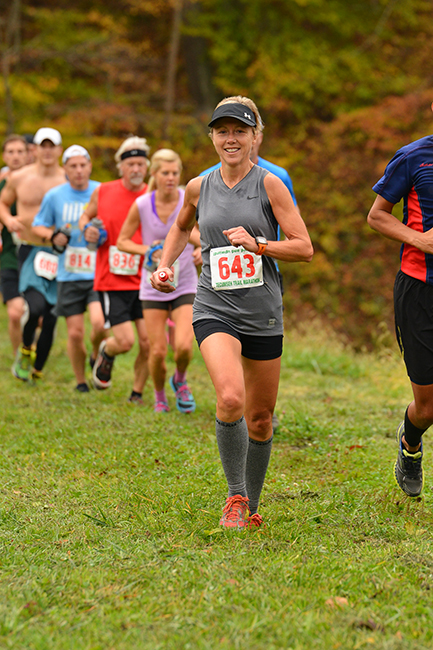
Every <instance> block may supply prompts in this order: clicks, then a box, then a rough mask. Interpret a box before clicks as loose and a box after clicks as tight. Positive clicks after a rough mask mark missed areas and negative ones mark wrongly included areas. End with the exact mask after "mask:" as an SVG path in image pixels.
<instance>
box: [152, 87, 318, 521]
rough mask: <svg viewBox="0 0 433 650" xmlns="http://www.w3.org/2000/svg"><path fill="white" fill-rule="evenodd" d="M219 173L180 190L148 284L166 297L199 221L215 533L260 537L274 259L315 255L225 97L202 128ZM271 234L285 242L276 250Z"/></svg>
mask: <svg viewBox="0 0 433 650" xmlns="http://www.w3.org/2000/svg"><path fill="white" fill-rule="evenodd" d="M209 127H210V129H211V131H210V137H211V139H212V142H213V144H214V147H215V149H216V152H217V154H218V155H219V157H220V159H221V168H220V169H217V170H215V171H213V172H211V173H210V174H208V175H207V176H204V177H197V178H194V179H193V180H191V181H190V182H189V183H188V185H187V186H186V190H185V201H184V205H183V208H182V210H181V211H180V213H179V215H178V217H177V219H176V222H175V223H174V225H173V226H172V228H171V230H170V232H169V234H168V235H167V237H166V240H165V244H164V249H163V252H162V257H161V261H160V263H159V268H158V269H157V271H156V272H154V273H153V275H152V278H151V280H152V284H153V286H154V287H155V288H157V289H159V290H160V291H163V292H166V293H169V292H171V291H173V287H172V286H171V285H170V283H169V281H170V280H172V279H173V271H172V269H171V266H172V264H173V263H174V261H175V260H176V259H177V257H178V256H179V255H180V254H181V252H182V250H183V249H184V247H185V245H186V243H187V241H188V238H189V233H190V232H191V230H192V228H193V227H194V224H195V221H196V220H197V221H198V224H199V228H200V237H201V245H202V256H203V268H202V272H201V275H200V278H199V284H198V289H197V295H196V298H195V301H194V310H193V326H194V331H195V335H196V338H197V341H198V344H199V346H200V352H201V353H202V356H203V359H204V361H205V364H206V367H207V369H208V371H209V374H210V377H211V379H212V382H213V384H214V387H215V391H216V397H217V408H216V437H217V443H218V449H219V454H220V458H221V462H222V466H223V469H224V473H225V476H226V479H227V483H228V498H227V500H226V503H225V506H224V509H223V514H222V517H221V521H220V524H221V525H222V526H224V527H227V528H244V527H250V528H251V527H259V526H260V525H261V524H262V522H263V519H262V517H261V515H259V514H258V512H257V510H258V505H259V498H260V493H261V490H262V487H263V483H264V480H265V476H266V471H267V467H268V463H269V458H270V452H271V446H272V414H273V411H274V407H275V403H276V399H277V392H278V383H279V375H280V360H281V354H282V344H283V308H282V296H281V289H280V284H279V281H278V273H277V269H276V266H275V263H274V261H273V260H274V259H278V260H281V261H284V262H302V261H304V262H309V261H310V260H311V259H312V256H313V247H312V244H311V241H310V237H309V235H308V232H307V229H306V226H305V224H304V222H303V220H302V218H301V216H300V214H299V213H298V211H297V210H296V208H295V206H294V204H293V200H292V198H291V196H290V192H289V190H288V189H287V188H286V187H285V185H284V184H283V182H282V181H281V180H280V179H278V178H277V177H276V176H274V175H273V174H271V173H269V172H267V171H266V170H264V169H261V168H260V167H258V166H257V165H254V164H253V163H252V162H251V160H250V153H251V147H252V146H253V145H254V143H255V140H256V137H257V134H258V133H259V132H260V131H261V130H262V128H263V124H262V121H261V118H260V114H259V112H258V110H257V107H256V105H255V104H254V102H253V101H252V100H251V99H249V98H246V97H240V96H237V97H228V98H226V99H224V100H223V101H222V102H220V103H219V104H218V105H217V107H216V109H215V111H214V113H213V115H212V119H211V121H210V122H209ZM278 225H280V228H281V230H282V232H283V233H284V235H285V237H286V239H285V240H284V241H278V236H277V230H278Z"/></svg>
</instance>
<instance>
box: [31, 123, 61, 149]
mask: <svg viewBox="0 0 433 650" xmlns="http://www.w3.org/2000/svg"><path fill="white" fill-rule="evenodd" d="M44 140H49V141H50V142H52V143H53V144H54V145H59V144H62V136H61V135H60V133H59V131H57V129H51V128H50V127H44V128H42V129H39V130H38V131H36V133H35V136H34V138H33V142H34V144H42V142H43V141H44Z"/></svg>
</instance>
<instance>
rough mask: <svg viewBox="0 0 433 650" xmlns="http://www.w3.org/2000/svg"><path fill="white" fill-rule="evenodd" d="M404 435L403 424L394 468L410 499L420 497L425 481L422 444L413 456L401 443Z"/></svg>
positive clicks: (399, 430)
mask: <svg viewBox="0 0 433 650" xmlns="http://www.w3.org/2000/svg"><path fill="white" fill-rule="evenodd" d="M403 435H404V422H401V423H400V425H399V427H398V429H397V442H398V456H397V460H396V462H395V467H394V473H395V480H396V481H397V483H398V485H399V486H400V487H401V489H402V490H403V492H404V493H405V494H407V495H408V496H409V497H418V496H419V495H420V494H421V492H422V486H423V480H424V472H423V469H422V455H423V451H422V442H421V447H420V448H419V450H418V451H416V452H415V453H414V454H411V453H410V452H409V451H407V449H406V448H405V446H404V445H403V443H402V441H401V439H402V437H403Z"/></svg>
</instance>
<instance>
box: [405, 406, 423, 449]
mask: <svg viewBox="0 0 433 650" xmlns="http://www.w3.org/2000/svg"><path fill="white" fill-rule="evenodd" d="M424 431H427V429H418V427H416V426H415V425H414V424H412V422H411V421H410V420H409V416H408V414H407V409H406V413H405V414H404V439H405V440H406V443H407V444H408V445H409V447H418V445H419V443H420V442H421V438H422V434H423V433H424Z"/></svg>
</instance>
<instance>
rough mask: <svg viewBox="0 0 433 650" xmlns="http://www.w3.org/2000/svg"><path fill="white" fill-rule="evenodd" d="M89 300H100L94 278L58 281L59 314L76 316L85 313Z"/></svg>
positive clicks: (57, 306)
mask: <svg viewBox="0 0 433 650" xmlns="http://www.w3.org/2000/svg"><path fill="white" fill-rule="evenodd" d="M89 302H99V296H98V294H97V292H96V291H94V290H93V280H73V281H72V282H57V304H56V306H55V310H54V311H55V313H56V315H57V316H64V317H65V318H68V317H69V316H76V315H77V314H84V312H85V311H86V309H87V305H88V304H89Z"/></svg>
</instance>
